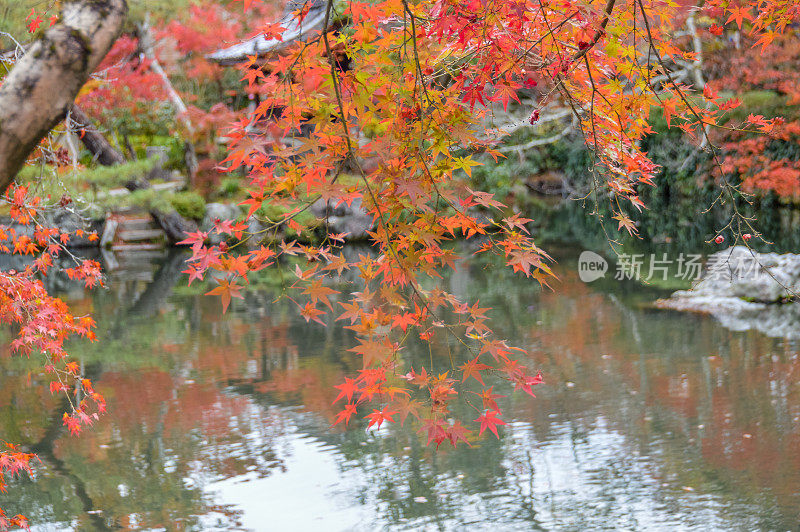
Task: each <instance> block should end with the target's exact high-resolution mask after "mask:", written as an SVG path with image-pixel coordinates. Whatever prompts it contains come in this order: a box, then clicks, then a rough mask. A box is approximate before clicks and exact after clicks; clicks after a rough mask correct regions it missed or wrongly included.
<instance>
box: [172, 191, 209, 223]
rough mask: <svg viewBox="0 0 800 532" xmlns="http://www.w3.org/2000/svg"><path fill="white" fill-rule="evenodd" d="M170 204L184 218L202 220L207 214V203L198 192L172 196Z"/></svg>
mask: <svg viewBox="0 0 800 532" xmlns="http://www.w3.org/2000/svg"><path fill="white" fill-rule="evenodd" d="M169 202H170V205H172V207H173V208H174V209H175V210H176V211H178V214H180V215H181V216H183V217H184V218H188V219H191V220H202V219H203V216H204V215H205V213H206V202H205V200H204V199H203V197H202V196H201V195H200V194H198V193H197V192H177V193H175V194H172V195H171V196H170V198H169Z"/></svg>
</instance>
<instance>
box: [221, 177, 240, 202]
mask: <svg viewBox="0 0 800 532" xmlns="http://www.w3.org/2000/svg"><path fill="white" fill-rule="evenodd" d="M241 190H242V183H241V180H240V179H238V178H236V177H226V178H225V179H223V180H222V182H221V183H220V184H219V189H218V191H219V195H220V196H222V197H223V198H232V197H235V196H236V195H237V194H239V192H241Z"/></svg>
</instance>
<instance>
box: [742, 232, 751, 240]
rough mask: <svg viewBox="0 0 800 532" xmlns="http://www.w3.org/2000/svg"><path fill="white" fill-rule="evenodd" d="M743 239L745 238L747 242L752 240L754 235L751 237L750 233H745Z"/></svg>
mask: <svg viewBox="0 0 800 532" xmlns="http://www.w3.org/2000/svg"><path fill="white" fill-rule="evenodd" d="M742 238H744V239H745V240H750V239H751V238H753V235H751V234H750V233H745V234H743V235H742Z"/></svg>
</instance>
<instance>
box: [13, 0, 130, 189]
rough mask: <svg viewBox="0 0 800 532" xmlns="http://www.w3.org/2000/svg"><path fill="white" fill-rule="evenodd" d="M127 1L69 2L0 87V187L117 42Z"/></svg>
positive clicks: (66, 109) (54, 123)
mask: <svg viewBox="0 0 800 532" xmlns="http://www.w3.org/2000/svg"><path fill="white" fill-rule="evenodd" d="M127 12H128V5H127V3H126V1H125V0H71V1H70V0H68V1H66V2H64V4H63V6H62V10H61V16H60V17H59V22H58V23H57V24H55V25H54V26H53V27H51V28H49V29H47V30H46V31H45V32H44V34H43V35H42V37H41V38H39V39H38V40H36V41H35V42H34V43H33V44H32V45H31V46H30V47H29V48H28V50H27V52H26V53H25V55H24V56H22V58H21V59H20V60H19V61H18V62H17V63H16V65H14V68H13V69H12V70H11V73H9V75H8V76H6V78H5V80H3V84H2V86H0V191H5V189H6V188H8V186H9V185H10V184H11V182H12V180H13V179H14V176H16V175H17V172H18V171H19V169H20V168H22V165H23V164H24V163H25V159H26V158H27V157H28V155H29V154H30V153H31V151H33V149H34V148H35V147H36V145H37V144H38V143H39V141H40V140H41V139H42V138H43V137H44V136H45V135H47V133H48V132H49V131H50V130H51V129H52V128H53V127H54V126H55V125H56V124H58V123H59V122H60V121H61V120H63V119H64V117H65V116H66V114H67V111H68V110H69V109H70V107H71V106H72V103H73V101H74V100H75V97H76V96H77V95H78V91H80V89H81V87H82V86H83V84H84V83H85V82H86V80H87V79H89V76H90V75H91V73H92V72H93V71H94V69H95V68H97V65H99V64H100V61H102V60H103V58H104V57H105V55H106V53H108V50H109V49H110V48H111V45H112V44H113V43H114V41H115V40H116V38H117V36H118V35H119V33H120V31H121V30H122V24H123V22H124V20H125V16H126V14H127Z"/></svg>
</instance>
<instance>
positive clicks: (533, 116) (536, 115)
mask: <svg viewBox="0 0 800 532" xmlns="http://www.w3.org/2000/svg"><path fill="white" fill-rule="evenodd" d="M538 120H539V110H538V109H534V110H533V112H532V113H531V118H530V122H531V125H533V124H535V123H536V122H537V121H538Z"/></svg>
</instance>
